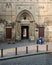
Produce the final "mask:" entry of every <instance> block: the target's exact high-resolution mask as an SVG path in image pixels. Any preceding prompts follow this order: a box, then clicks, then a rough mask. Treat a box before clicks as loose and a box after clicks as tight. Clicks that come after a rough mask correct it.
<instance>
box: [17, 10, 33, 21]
mask: <svg viewBox="0 0 52 65" xmlns="http://www.w3.org/2000/svg"><path fill="white" fill-rule="evenodd" d="M23 16H27V17H29V18H27V19H28V20H29V21H34V17H33V15H32V13H31V12H30V11H28V10H22V11H21V12H20V13H19V14H18V15H17V18H16V21H21V20H22V19H23Z"/></svg>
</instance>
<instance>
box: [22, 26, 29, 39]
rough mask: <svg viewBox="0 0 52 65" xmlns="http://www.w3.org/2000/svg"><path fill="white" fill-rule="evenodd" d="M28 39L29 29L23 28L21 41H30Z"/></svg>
mask: <svg viewBox="0 0 52 65" xmlns="http://www.w3.org/2000/svg"><path fill="white" fill-rule="evenodd" d="M28 38H29V27H28V26H21V39H28Z"/></svg>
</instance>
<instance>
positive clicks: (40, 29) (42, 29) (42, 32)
mask: <svg viewBox="0 0 52 65" xmlns="http://www.w3.org/2000/svg"><path fill="white" fill-rule="evenodd" d="M39 37H44V27H39Z"/></svg>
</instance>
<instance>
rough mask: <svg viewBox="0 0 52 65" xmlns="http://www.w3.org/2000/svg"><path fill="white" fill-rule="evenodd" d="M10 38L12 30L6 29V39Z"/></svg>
mask: <svg viewBox="0 0 52 65" xmlns="http://www.w3.org/2000/svg"><path fill="white" fill-rule="evenodd" d="M11 38H12V28H6V39H11Z"/></svg>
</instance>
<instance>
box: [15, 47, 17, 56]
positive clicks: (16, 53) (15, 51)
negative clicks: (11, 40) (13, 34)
mask: <svg viewBox="0 0 52 65" xmlns="http://www.w3.org/2000/svg"><path fill="white" fill-rule="evenodd" d="M15 55H17V47H16V48H15Z"/></svg>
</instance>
